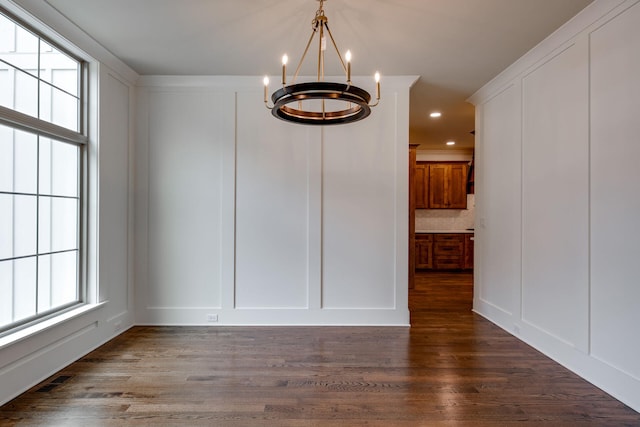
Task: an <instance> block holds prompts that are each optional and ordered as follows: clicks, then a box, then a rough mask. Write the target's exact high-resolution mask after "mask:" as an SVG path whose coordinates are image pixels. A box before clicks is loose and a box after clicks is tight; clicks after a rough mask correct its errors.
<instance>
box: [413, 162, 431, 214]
mask: <svg viewBox="0 0 640 427" xmlns="http://www.w3.org/2000/svg"><path fill="white" fill-rule="evenodd" d="M413 182H414V187H413V188H414V191H413V194H414V197H415V201H416V209H427V208H428V207H429V206H428V205H429V165H426V164H420V163H418V164H416V166H415V169H414V179H413Z"/></svg>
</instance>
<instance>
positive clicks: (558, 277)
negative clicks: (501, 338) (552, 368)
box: [472, 0, 640, 410]
mask: <svg viewBox="0 0 640 427" xmlns="http://www.w3.org/2000/svg"><path fill="white" fill-rule="evenodd" d="M639 22H640V3H639V2H638V0H628V1H623V0H617V1H611V0H596V1H595V2H594V3H593V4H591V5H590V6H589V7H587V8H586V9H585V10H584V11H583V12H581V13H580V14H579V15H577V17H576V18H574V19H573V20H571V21H569V22H568V23H567V24H565V25H564V26H563V27H562V28H561V29H560V30H558V31H557V32H556V33H554V34H553V35H552V36H550V37H549V38H548V39H546V40H545V41H543V42H542V43H541V44H540V45H539V46H537V47H536V48H534V49H533V50H532V51H530V52H529V53H528V54H527V55H525V56H524V57H523V58H521V59H520V60H518V61H517V62H516V63H514V64H513V65H512V66H511V67H509V68H508V69H507V70H505V71H504V72H503V73H502V74H501V75H499V76H498V77H496V78H495V79H494V80H493V81H491V82H490V83H489V84H487V85H486V86H485V87H483V88H482V89H481V90H480V91H478V92H477V93H476V94H475V95H474V96H473V97H472V101H473V102H474V104H476V107H477V108H476V120H477V133H476V142H477V165H478V168H477V175H476V181H477V182H476V195H477V198H476V214H477V218H478V221H477V222H476V241H475V242H476V256H477V260H476V267H477V268H476V273H475V285H476V290H475V297H474V309H475V311H477V312H478V313H480V314H482V315H483V316H485V317H487V318H489V319H490V320H492V321H494V322H495V323H497V324H498V325H500V326H501V327H503V328H504V329H506V330H507V331H509V332H511V333H513V334H515V335H516V336H518V337H520V338H521V339H523V340H525V341H526V342H528V343H530V344H531V345H533V346H534V347H536V348H538V349H539V350H541V351H543V352H544V353H545V354H547V355H549V356H550V357H552V358H554V359H555V360H557V361H558V362H560V363H562V364H564V365H565V366H567V367H568V368H570V369H572V370H574V371H575V372H577V373H579V374H580V375H582V376H583V377H584V378H586V379H588V380H589V381H591V382H593V383H594V384H596V385H598V386H599V387H601V388H603V389H604V390H606V391H607V392H609V393H611V394H612V395H613V396H615V397H617V398H618V399H620V400H622V401H623V402H625V403H627V404H628V405H630V406H631V407H633V408H635V409H636V410H640V363H639V362H638V361H640V341H638V339H637V327H636V325H639V324H640V310H638V304H637V302H638V301H639V300H640V288H639V287H638V279H637V259H636V258H637V254H638V251H637V241H638V240H640V226H639V225H638V220H637V218H638V212H640V203H639V202H638V200H640V199H638V198H637V197H636V196H635V193H636V192H637V189H638V188H640V168H638V167H637V165H636V163H637V162H636V160H637V158H638V157H639V156H640V149H639V148H638V144H637V141H638V135H639V134H640V125H639V124H638V123H639V122H638V120H637V113H638V111H640V82H639V80H638V75H640V26H638V23H639Z"/></svg>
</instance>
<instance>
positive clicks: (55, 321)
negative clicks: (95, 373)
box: [0, 302, 106, 350]
mask: <svg viewBox="0 0 640 427" xmlns="http://www.w3.org/2000/svg"><path fill="white" fill-rule="evenodd" d="M104 305H106V302H101V303H98V304H84V305H82V306H80V307H78V308H74V309H73V310H69V311H66V312H64V313H61V314H60V315H58V316H54V317H52V318H50V319H46V320H43V321H42V322H38V323H36V324H35V325H31V326H29V327H26V328H24V329H20V330H18V331H16V332H14V333H11V334H8V335H6V336H4V337H0V350H2V349H4V348H5V347H8V346H11V345H13V344H16V343H18V342H20V341H23V340H26V339H28V338H30V337H32V336H34V335H36V334H39V333H42V332H44V331H47V330H49V329H51V328H54V327H56V326H58V325H60V324H62V323H65V322H68V321H69V320H72V319H75V318H77V317H79V316H82V315H84V314H87V313H90V312H92V311H95V310H98V309H100V308H101V307H103V306H104Z"/></svg>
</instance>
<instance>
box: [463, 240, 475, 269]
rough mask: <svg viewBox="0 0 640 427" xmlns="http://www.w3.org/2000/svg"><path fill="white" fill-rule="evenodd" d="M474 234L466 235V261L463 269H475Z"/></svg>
mask: <svg viewBox="0 0 640 427" xmlns="http://www.w3.org/2000/svg"><path fill="white" fill-rule="evenodd" d="M474 236H475V235H473V234H465V235H464V261H463V265H462V268H464V269H465V270H469V269H472V268H473V240H474Z"/></svg>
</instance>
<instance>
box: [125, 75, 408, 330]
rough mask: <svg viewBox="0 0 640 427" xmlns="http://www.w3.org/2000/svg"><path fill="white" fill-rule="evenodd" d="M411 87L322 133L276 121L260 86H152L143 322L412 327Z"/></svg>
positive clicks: (160, 81)
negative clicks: (212, 317) (365, 114)
mask: <svg viewBox="0 0 640 427" xmlns="http://www.w3.org/2000/svg"><path fill="white" fill-rule="evenodd" d="M414 80H415V79H414V78H408V77H395V78H394V77H387V78H385V83H384V86H383V87H384V89H383V90H385V92H384V95H383V96H384V100H383V101H381V103H380V106H379V107H377V108H376V109H374V111H373V113H372V115H371V116H370V117H369V118H368V119H367V120H365V121H362V122H359V123H355V124H351V125H345V126H337V127H330V128H322V127H309V126H301V125H294V124H289V123H285V122H282V121H279V120H277V119H275V118H273V117H272V116H271V114H270V112H269V111H268V110H266V109H265V107H264V104H263V102H262V88H261V86H260V82H261V79H259V78H257V77H256V78H246V77H244V78H243V77H235V78H234V77H144V78H142V79H141V87H140V89H139V99H140V103H139V111H138V117H139V119H140V130H139V134H138V151H137V153H138V156H137V159H136V165H137V172H138V180H137V181H138V185H139V187H138V194H137V198H136V202H137V205H136V206H137V211H136V215H137V223H136V235H137V237H138V238H139V239H140V241H139V242H138V246H137V252H136V254H137V260H138V262H137V263H136V264H137V268H138V269H139V270H138V275H137V281H136V284H137V288H136V292H137V293H136V295H137V300H136V307H137V309H138V319H137V320H138V321H139V323H143V324H145V323H146V324H211V322H208V320H207V319H209V318H210V316H209V315H217V316H218V318H217V323H218V324H290V325H298V324H382V325H407V324H408V322H409V313H408V301H407V299H408V297H407V267H406V266H407V245H408V237H407V228H408V224H407V218H408V212H407V200H408V196H407V181H406V180H407V176H408V170H407V169H408V168H407V159H408V148H407V147H408V105H409V88H410V86H411V84H412V83H413V81H414Z"/></svg>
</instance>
